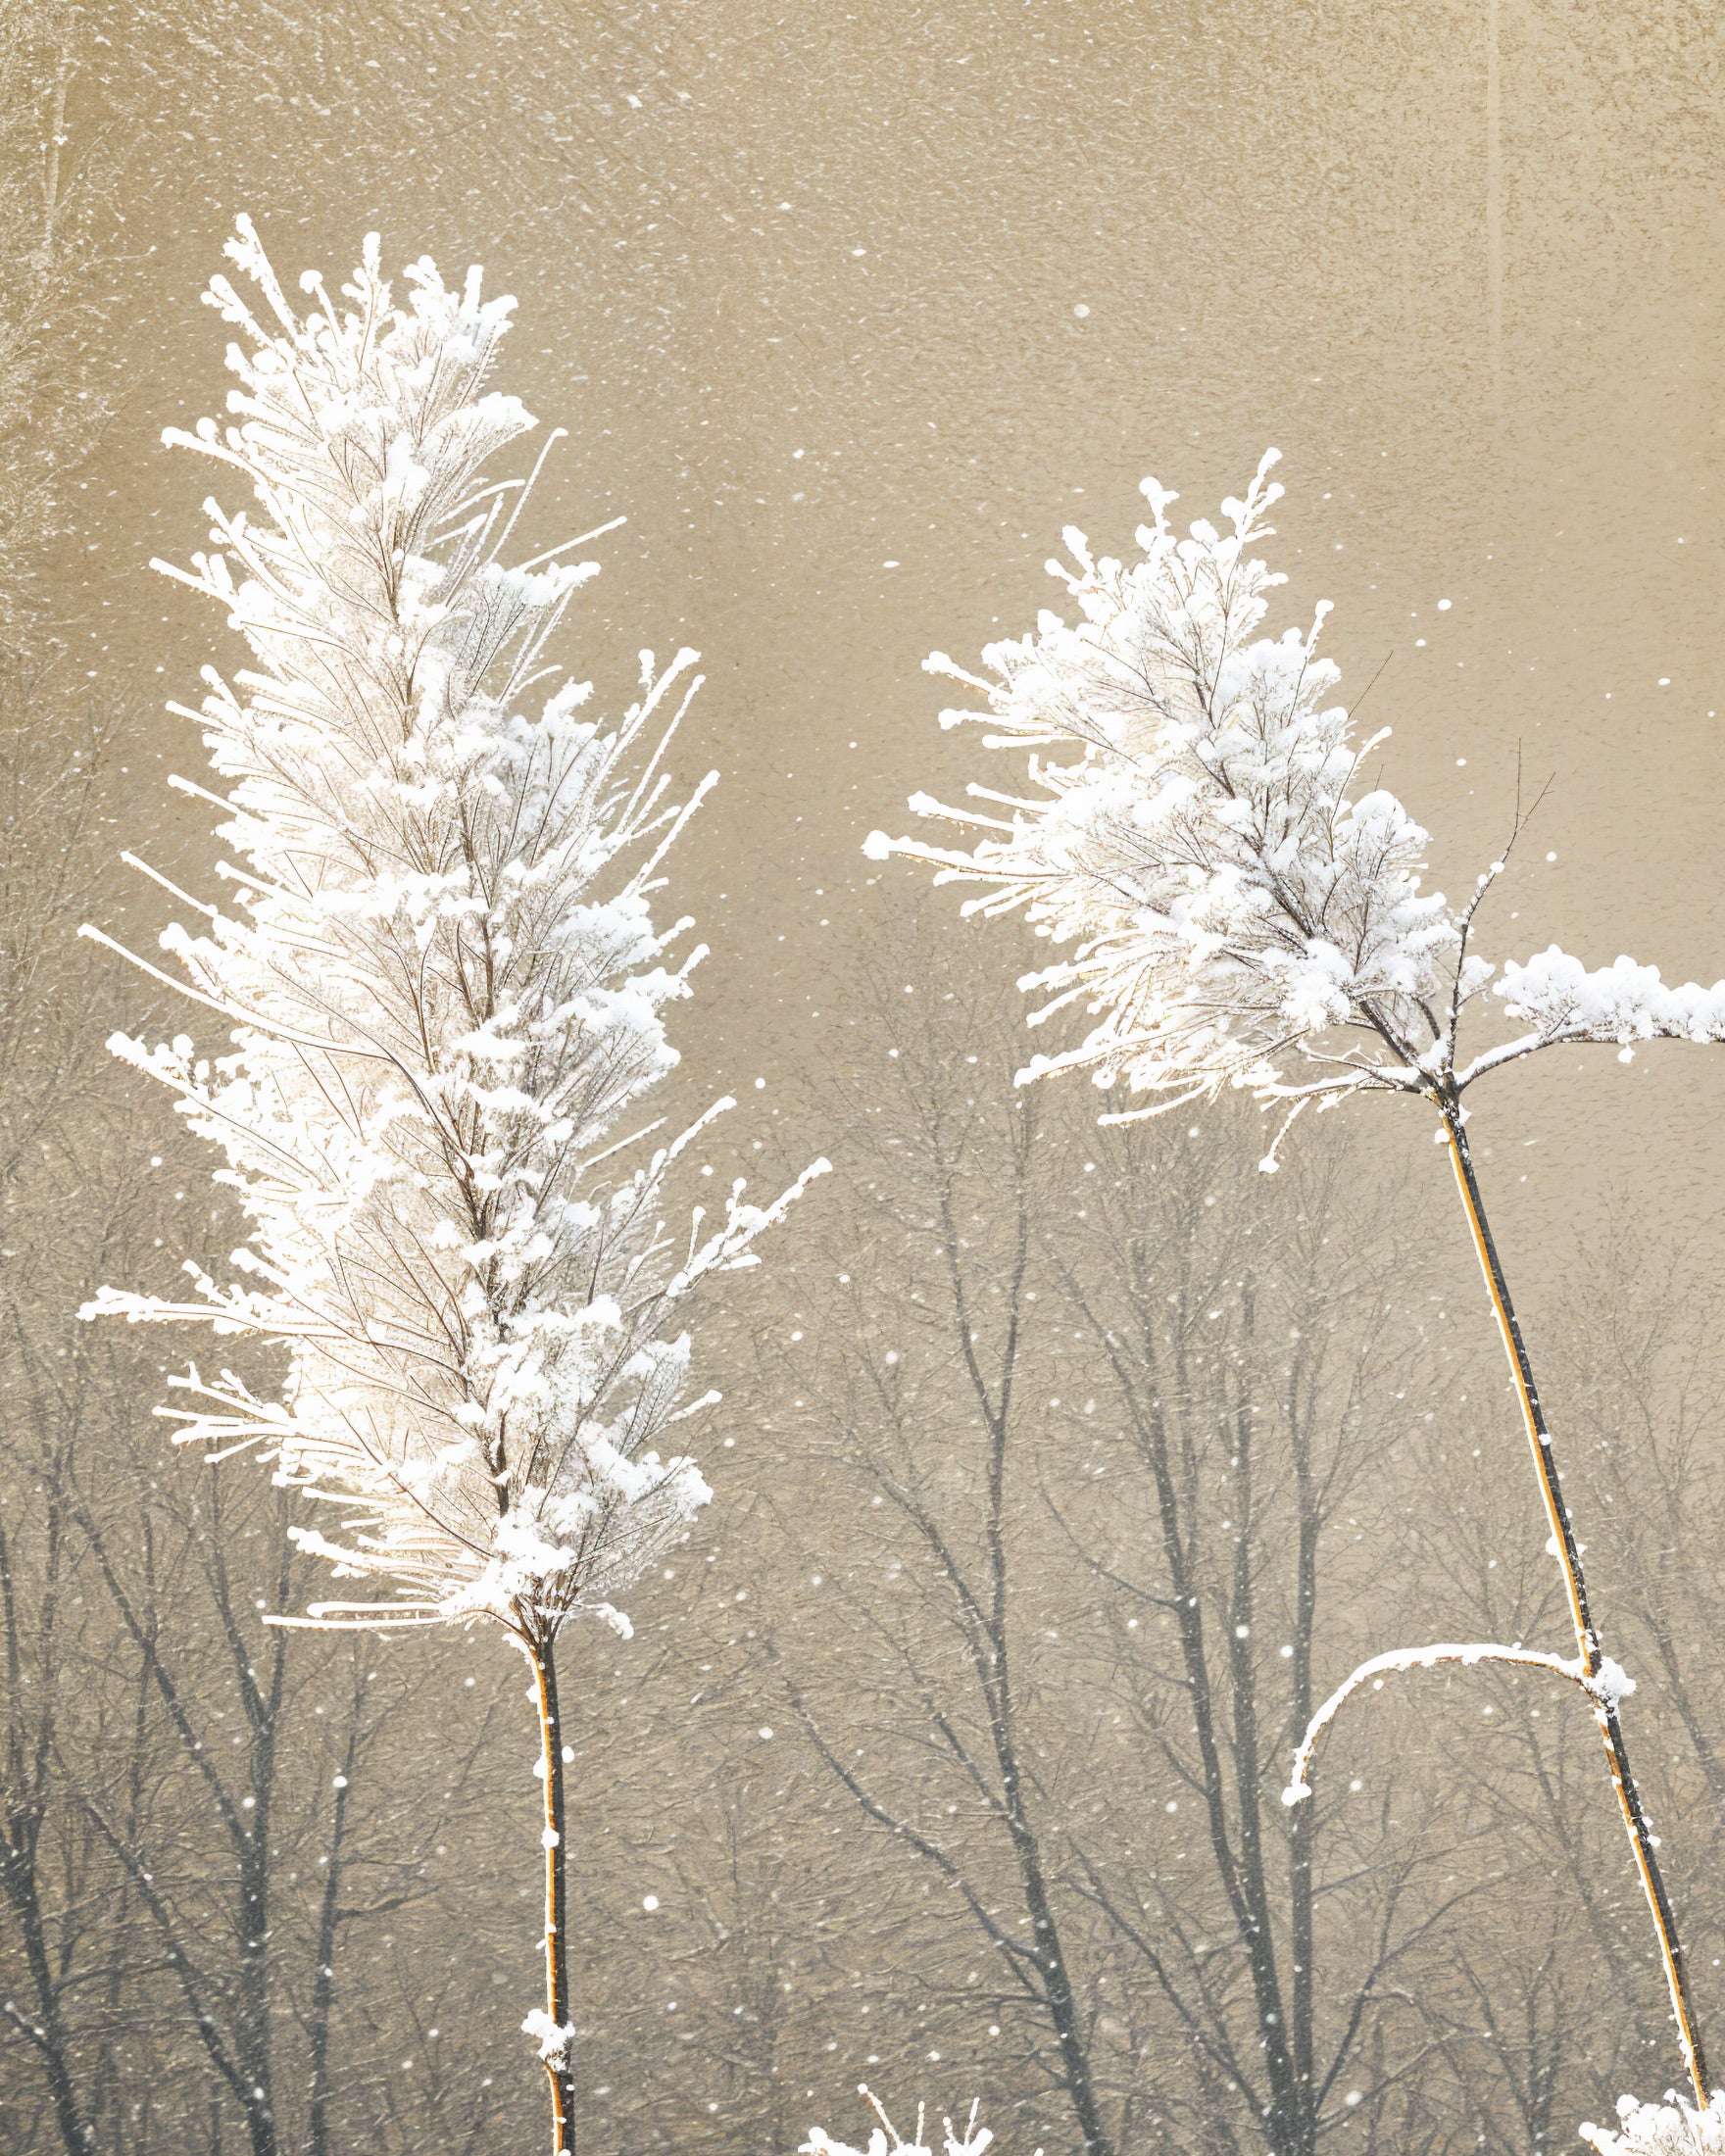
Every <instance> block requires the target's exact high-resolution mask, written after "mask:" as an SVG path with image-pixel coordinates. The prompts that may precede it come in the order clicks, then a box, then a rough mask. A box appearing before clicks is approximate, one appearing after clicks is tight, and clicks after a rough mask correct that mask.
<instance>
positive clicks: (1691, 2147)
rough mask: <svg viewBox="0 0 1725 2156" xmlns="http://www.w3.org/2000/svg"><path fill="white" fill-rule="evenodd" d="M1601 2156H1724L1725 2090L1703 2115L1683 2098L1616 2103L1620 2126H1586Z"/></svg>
mask: <svg viewBox="0 0 1725 2156" xmlns="http://www.w3.org/2000/svg"><path fill="white" fill-rule="evenodd" d="M1581 2137H1582V2139H1583V2140H1584V2141H1591V2142H1592V2143H1593V2145H1594V2146H1595V2148H1597V2149H1598V2150H1599V2152H1600V2156H1725V2090H1715V2092H1714V2095H1713V2100H1712V2102H1711V2103H1709V2104H1708V2105H1707V2107H1706V2109H1705V2110H1704V2111H1702V2110H1700V2109H1699V2108H1698V2107H1697V2106H1696V2105H1694V2104H1692V2103H1690V2102H1689V2101H1688V2100H1687V2099H1686V2098H1684V2097H1682V2096H1677V2097H1674V2098H1673V2099H1672V2100H1671V2101H1669V2102H1666V2103H1662V2104H1644V2103H1638V2102H1637V2101H1636V2099H1635V2098H1634V2097H1633V2096H1619V2097H1618V2099H1617V2126H1616V2128H1615V2129H1612V2128H1610V2127H1603V2126H1584V2127H1583V2128H1582V2130H1581Z"/></svg>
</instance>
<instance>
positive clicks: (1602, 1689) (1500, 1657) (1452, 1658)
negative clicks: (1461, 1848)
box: [1282, 1641, 1635, 1804]
mask: <svg viewBox="0 0 1725 2156" xmlns="http://www.w3.org/2000/svg"><path fill="white" fill-rule="evenodd" d="M1441 1662H1460V1663H1461V1664H1463V1665H1464V1666H1465V1667H1467V1668H1470V1669H1471V1668H1474V1667H1475V1666H1477V1665H1478V1664H1479V1663H1481V1662H1508V1663H1512V1664H1513V1665H1515V1666H1516V1667H1517V1668H1520V1669H1543V1670H1549V1671H1550V1672H1551V1674H1552V1675H1553V1677H1565V1678H1567V1679H1568V1680H1569V1682H1570V1683H1571V1684H1572V1685H1579V1686H1580V1687H1581V1689H1582V1691H1585V1692H1586V1693H1587V1694H1588V1696H1589V1697H1590V1698H1591V1699H1595V1700H1605V1699H1609V1700H1610V1701H1611V1702H1612V1704H1613V1705H1615V1703H1616V1702H1617V1701H1618V1700H1619V1699H1621V1698H1622V1697H1623V1696H1624V1695H1625V1693H1627V1692H1632V1691H1634V1690H1635V1680H1634V1678H1632V1677H1628V1676H1626V1675H1625V1674H1624V1672H1623V1670H1622V1668H1621V1667H1620V1666H1619V1665H1618V1664H1617V1663H1616V1662H1613V1661H1612V1660H1611V1659H1610V1657H1609V1656H1608V1655H1607V1656H1605V1657H1604V1659H1603V1660H1602V1662H1601V1665H1600V1667H1599V1669H1598V1670H1597V1671H1596V1672H1595V1673H1594V1675H1593V1676H1591V1677H1590V1676H1589V1675H1588V1673H1587V1672H1586V1670H1584V1669H1583V1667H1582V1665H1581V1663H1580V1662H1579V1661H1565V1660H1564V1659H1563V1657H1562V1656H1561V1655H1558V1654H1541V1653H1539V1652H1538V1651H1537V1650H1536V1649H1534V1648H1531V1647H1523V1646H1507V1647H1505V1646H1500V1645H1498V1644H1497V1643H1496V1642H1491V1641H1485V1642H1468V1643H1465V1644H1464V1643H1461V1642H1454V1641H1441V1642H1438V1644H1437V1645H1435V1646H1428V1647H1392V1648H1391V1649H1390V1650H1389V1652H1388V1653H1386V1654H1374V1655H1371V1656H1370V1657H1369V1658H1368V1659H1367V1660H1366V1661H1363V1662H1361V1663H1360V1665H1359V1667H1358V1668H1357V1669H1355V1670H1354V1671H1352V1672H1351V1673H1350V1674H1349V1675H1348V1676H1347V1677H1345V1678H1344V1679H1343V1681H1342V1683H1341V1684H1339V1685H1338V1686H1337V1687H1336V1689H1335V1691H1333V1692H1331V1694H1330V1696H1329V1697H1328V1698H1327V1699H1326V1700H1325V1701H1324V1703H1323V1705H1322V1706H1321V1707H1319V1709H1318V1710H1317V1712H1316V1713H1315V1714H1314V1715H1313V1716H1312V1718H1311V1720H1310V1721H1309V1722H1308V1723H1307V1724H1306V1735H1305V1736H1304V1737H1303V1738H1302V1739H1301V1740H1300V1747H1299V1749H1298V1750H1297V1751H1296V1752H1295V1754H1294V1772H1293V1774H1292V1776H1291V1777H1290V1778H1289V1782H1288V1787H1287V1788H1286V1789H1284V1790H1283V1791H1282V1802H1283V1803H1284V1804H1300V1803H1304V1801H1305V1800H1306V1797H1308V1796H1309V1795H1310V1794H1311V1784H1310V1782H1309V1780H1308V1779H1307V1771H1308V1769H1309V1768H1310V1766H1311V1755H1312V1751H1313V1748H1314V1747H1315V1746H1316V1743H1317V1740H1318V1739H1319V1738H1320V1737H1321V1736H1322V1735H1323V1733H1324V1732H1325V1730H1327V1729H1328V1728H1329V1726H1330V1724H1331V1723H1332V1722H1333V1721H1334V1720H1335V1719H1336V1717H1337V1715H1338V1714H1339V1713H1340V1712H1341V1711H1342V1708H1343V1707H1344V1706H1345V1705H1346V1704H1347V1702H1348V1700H1349V1699H1351V1698H1352V1697H1353V1695H1354V1693H1355V1692H1356V1691H1358V1690H1359V1688H1360V1686H1361V1685H1363V1684H1366V1683H1368V1682H1369V1683H1371V1684H1373V1685H1374V1687H1377V1686H1381V1685H1382V1684H1383V1681H1384V1679H1385V1678H1386V1677H1396V1676H1400V1675H1401V1674H1402V1672H1403V1671H1404V1670H1410V1669H1435V1668H1437V1666H1438V1665H1439V1663H1441Z"/></svg>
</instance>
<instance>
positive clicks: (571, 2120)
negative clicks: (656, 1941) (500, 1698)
mask: <svg viewBox="0 0 1725 2156" xmlns="http://www.w3.org/2000/svg"><path fill="white" fill-rule="evenodd" d="M553 1657H554V1647H553V1643H552V1642H551V1641H550V1640H534V1641H533V1642H530V1643H529V1644H528V1647H527V1658H528V1660H529V1661H530V1662H531V1663H532V1665H533V1682H534V1684H535V1686H536V1687H537V1689H538V1694H539V1738H540V1742H541V1745H542V1746H543V1754H544V1764H545V2011H546V2012H547V2013H548V2014H549V2015H550V2016H551V2019H552V2021H553V2022H554V2023H555V2024H556V2025H557V2027H558V2029H560V2030H562V2031H564V2032H565V2035H564V2040H563V2042H562V2043H561V2045H554V2046H553V2047H552V2048H550V2049H549V2050H548V2051H547V2053H546V2058H545V2074H546V2079H547V2080H548V2081H549V2082H550V2083H551V2129H552V2143H551V2145H552V2156H574V2147H575V2111H574V2066H573V2062H572V2060H571V2059H570V2056H569V2053H570V2048H571V2043H572V2036H571V2035H570V2034H569V2033H568V2030H569V1970H568V1952H567V1944H568V1941H567V1926H568V1897H567V1885H566V1880H565V1870H564V1818H565V1815H564V1789H563V1721H562V1718H561V1716H560V1714H559V1712H558V1703H557V1664H556V1661H555V1660H554V1658H553Z"/></svg>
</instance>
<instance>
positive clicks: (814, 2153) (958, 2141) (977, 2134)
mask: <svg viewBox="0 0 1725 2156" xmlns="http://www.w3.org/2000/svg"><path fill="white" fill-rule="evenodd" d="M857 2093H858V2095H860V2096H865V2097H866V2098H867V2099H868V2106H869V2109H870V2110H871V2111H872V2112H873V2113H874V2116H875V2118H876V2119H877V2120H878V2121H879V2122H880V2123H879V2124H878V2125H877V2126H875V2127H873V2128H871V2129H870V2131H869V2134H868V2147H867V2149H866V2150H862V2149H855V2148H852V2147H850V2146H849V2145H848V2144H847V2143H845V2142H844V2141H835V2140H834V2139H833V2137H832V2135H831V2134H830V2133H828V2132H827V2131H825V2130H824V2129H823V2128H821V2127H817V2126H816V2127H811V2128H810V2130H809V2138H808V2139H807V2140H806V2141H805V2142H804V2143H803V2145H802V2147H801V2149H799V2151H798V2156H935V2152H934V2149H933V2147H932V2145H931V2144H930V2143H928V2142H926V2141H925V2140H924V2139H923V2134H924V2132H925V2131H926V2125H925V2122H926V2117H927V2109H926V2106H925V2105H922V2104H918V2105H917V2106H916V2132H915V2137H914V2138H913V2139H912V2140H909V2141H908V2140H906V2139H905V2137H904V2135H903V2134H902V2133H900V2131H899V2130H898V2128H897V2127H895V2126H894V2125H893V2122H892V2121H891V2119H889V2118H888V2117H887V2115H886V2107H885V2106H884V2105H883V2104H882V2102H881V2100H880V2098H879V2097H878V2096H877V2095H876V2094H875V2093H874V2091H873V2089H871V2088H870V2087H869V2085H868V2083H867V2082H861V2083H860V2084H859V2086H858V2089H857ZM980 2109H981V2104H980V2101H977V2102H973V2103H972V2104H971V2106H970V2116H969V2118H968V2119H967V2120H966V2121H965V2123H964V2125H963V2127H962V2128H955V2127H954V2125H953V2122H952V2120H951V2119H943V2121H942V2126H943V2128H944V2129H945V2132H944V2137H943V2140H942V2143H941V2150H942V2156H984V2152H985V2151H986V2150H987V2149H990V2148H992V2147H993V2146H994V2135H993V2134H992V2133H991V2132H990V2131H989V2130H988V2128H987V2127H985V2126H978V2125H977V2123H976V2114H977V2112H978V2111H979V2110H980ZM1036 2156H1042V2151H1041V2149H1038V2150H1037V2152H1036Z"/></svg>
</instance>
